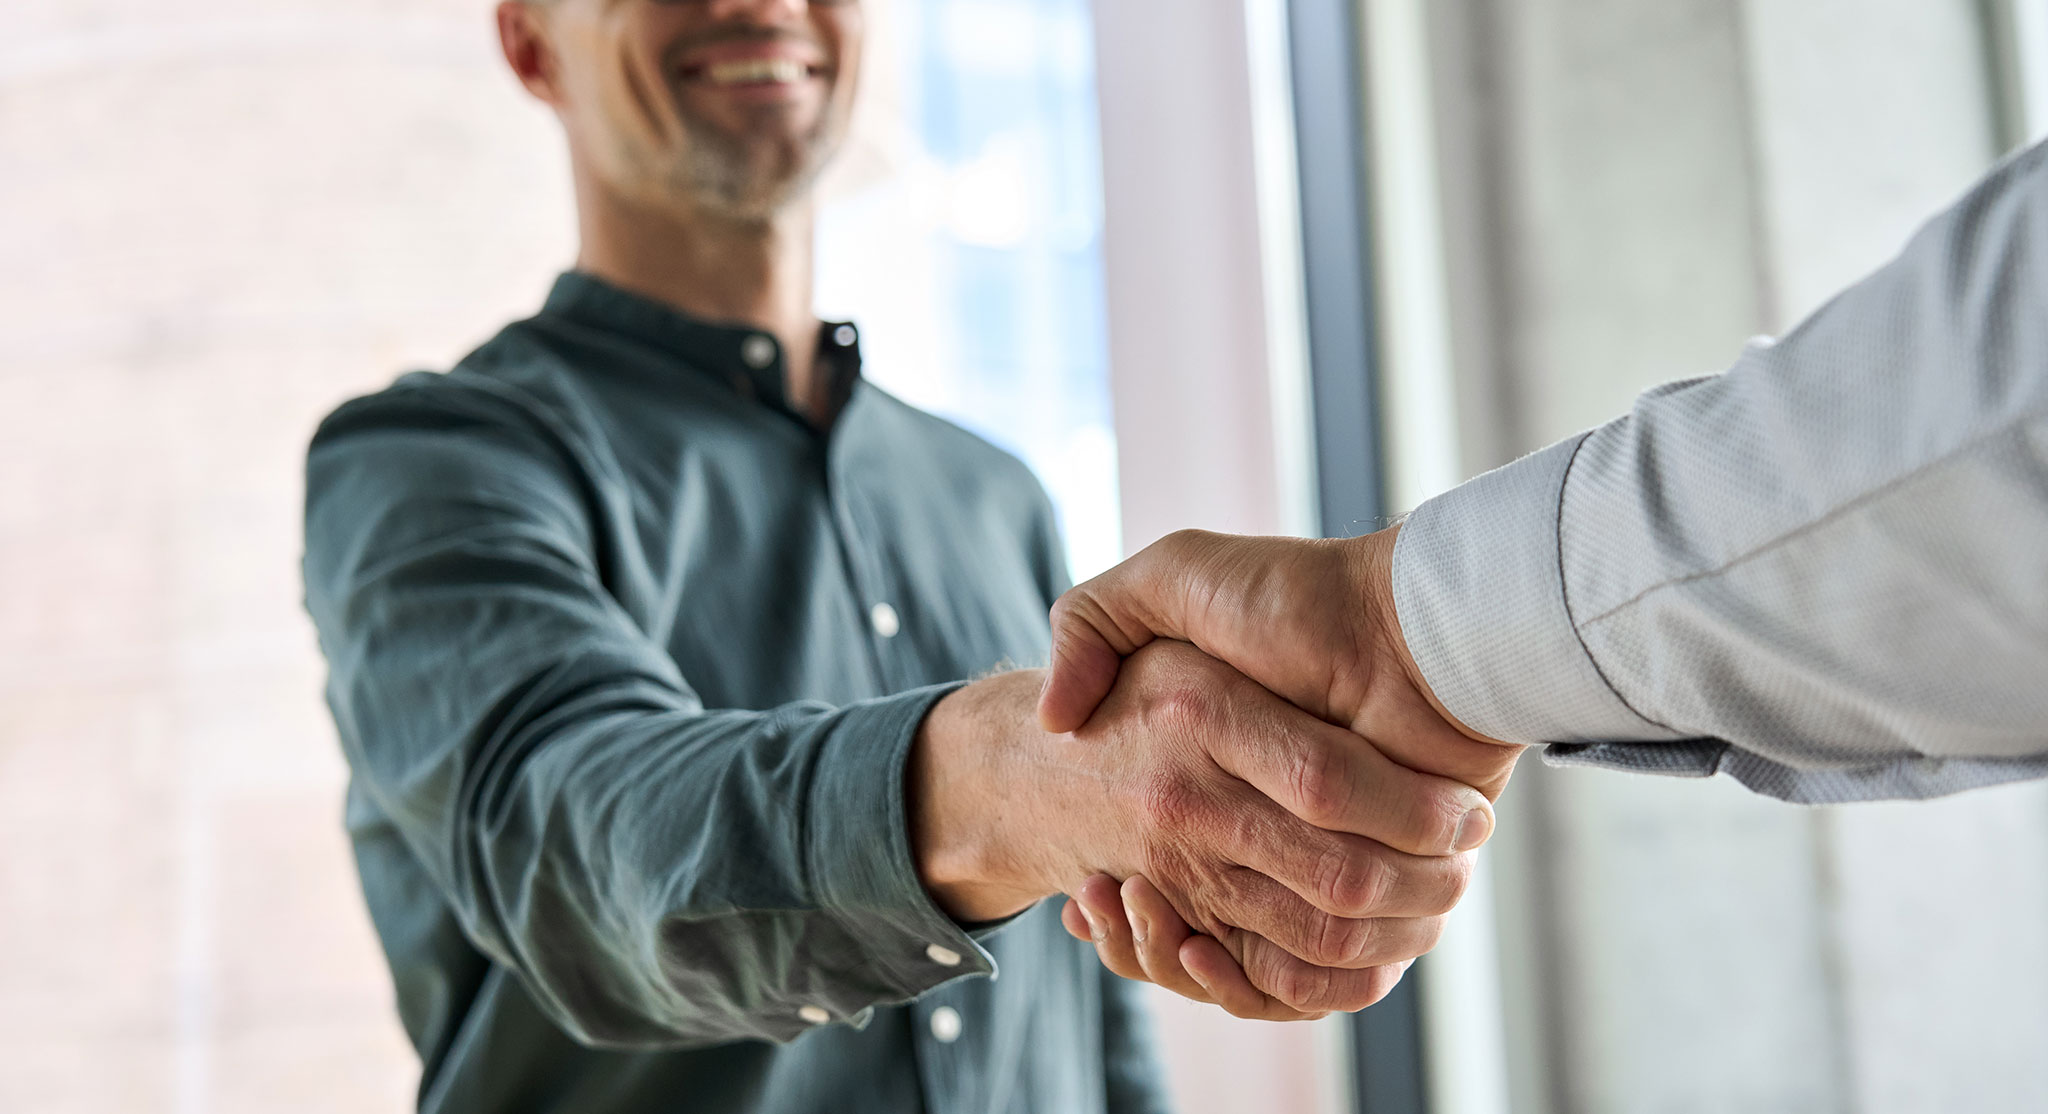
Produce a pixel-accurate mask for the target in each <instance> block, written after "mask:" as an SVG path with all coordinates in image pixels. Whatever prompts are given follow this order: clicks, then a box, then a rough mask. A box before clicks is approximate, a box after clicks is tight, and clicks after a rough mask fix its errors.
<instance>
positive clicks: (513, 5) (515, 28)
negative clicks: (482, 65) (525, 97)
mask: <svg viewBox="0 0 2048 1114" xmlns="http://www.w3.org/2000/svg"><path fill="white" fill-rule="evenodd" d="M547 32H548V28H547V15H546V13H544V12H542V11H541V10H540V8H539V7H538V6H537V5H535V4H532V3H528V2H526V0H502V2H501V3H500V4H499V5H498V46H499V47H500V48H501V49H503V50H504V52H505V64H506V65H508V66H511V67H512V75H513V76H514V77H517V78H518V79H519V84H521V85H524V86H526V91H527V92H529V93H531V94H533V95H534V96H535V97H537V98H539V99H540V100H542V101H545V102H547V103H548V104H551V105H553V104H559V103H560V100H561V86H560V70H559V69H558V68H557V67H556V65H555V48H554V44H552V43H550V42H549V41H548V33H547Z"/></svg>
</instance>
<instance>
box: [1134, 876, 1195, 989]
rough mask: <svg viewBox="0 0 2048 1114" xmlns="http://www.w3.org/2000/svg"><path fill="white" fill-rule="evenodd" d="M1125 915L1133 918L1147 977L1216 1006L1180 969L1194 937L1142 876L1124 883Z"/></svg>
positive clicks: (1186, 973) (1176, 912)
mask: <svg viewBox="0 0 2048 1114" xmlns="http://www.w3.org/2000/svg"><path fill="white" fill-rule="evenodd" d="M1123 900H1124V913H1125V915H1127V916H1128V917H1129V918H1130V922H1131V940H1132V943H1133V944H1135V945H1136V947H1137V953H1138V964H1139V965H1140V966H1141V967H1143V968H1144V969H1145V977H1146V978H1147V979H1149V980H1150V981H1152V982H1153V983H1155V984H1157V985H1159V986H1162V987H1165V988H1166V989H1168V990H1171V991H1173V992H1174V993H1175V994H1178V995H1180V996H1181V997H1183V998H1192V999H1194V1000H1195V1001H1197V1002H1214V1001H1215V999H1213V998H1211V997H1210V996H1209V994H1208V992H1207V991H1205V990H1203V989H1202V984H1200V983H1198V982H1196V981H1195V980H1194V978H1193V977H1192V976H1190V975H1189V974H1188V972H1187V968H1185V967H1183V966H1181V962H1180V946H1181V944H1182V943H1183V942H1185V941H1186V940H1187V938H1188V937H1190V936H1192V935H1194V930H1192V929H1190V928H1189V927H1188V925H1187V922H1186V921H1183V920H1181V918H1180V912H1179V911H1178V910H1176V909H1175V908H1174V907H1173V903H1172V902H1170V901H1168V900H1166V896H1165V895H1164V894H1162V893H1160V892H1159V890H1158V888H1157V887H1155V886H1154V885H1152V883H1151V882H1150V881H1148V880H1147V879H1146V878H1144V877H1143V876H1142V875H1133V876H1132V877H1130V878H1126V879H1125V880H1124V885H1123Z"/></svg>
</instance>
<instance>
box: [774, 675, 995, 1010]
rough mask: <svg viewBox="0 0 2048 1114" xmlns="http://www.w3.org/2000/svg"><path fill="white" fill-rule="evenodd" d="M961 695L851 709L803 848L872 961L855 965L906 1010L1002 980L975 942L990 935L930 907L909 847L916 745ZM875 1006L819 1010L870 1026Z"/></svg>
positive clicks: (817, 887)
mask: <svg viewBox="0 0 2048 1114" xmlns="http://www.w3.org/2000/svg"><path fill="white" fill-rule="evenodd" d="M959 687H960V686H959V685H941V686H936V687H933V688H926V689H919V690H917V691H914V692H909V693H903V694H900V695H897V696H892V697H888V698H885V699H881V700H872V701H868V702H866V703H862V704H855V705H852V706H850V707H848V708H846V709H844V710H843V712H842V716H843V718H842V719H841V720H840V722H839V723H838V724H837V725H836V726H835V727H834V728H833V731H832V736H831V738H830V739H829V740H828V741H827V742H826V744H825V746H824V749H823V751H822V752H821V753H820V754H819V756H818V767H817V770H816V772H815V775H814V777H813V779H812V783H811V792H810V801H809V805H810V813H809V817H808V820H809V823H808V825H807V827H808V837H807V838H806V840H805V844H806V847H807V851H806V856H807V861H808V864H809V874H810V877H811V884H812V887H813V891H814V892H815V893H816V895H817V898H818V902H819V904H820V906H821V907H822V908H824V909H825V910H827V911H829V912H830V913H831V914H832V916H833V918H834V919H835V920H837V921H838V922H839V923H840V925H841V926H842V927H843V928H844V929H845V930H846V932H847V934H848V936H849V937H850V938H851V939H853V940H855V941H858V942H859V946H860V947H861V949H862V951H863V952H864V955H863V956H861V957H860V961H859V962H857V963H852V964H848V965H847V966H848V967H853V968H857V969H864V970H866V971H868V972H870V977H871V978H872V979H874V980H875V981H876V982H878V983H880V984H881V985H880V986H879V987H877V988H875V989H876V990H878V991H880V992H881V996H882V997H884V998H886V999H895V1000H898V1001H907V1000H909V999H911V998H915V997H917V996H918V995H921V994H923V993H925V992H926V991H929V990H931V989H933V988H934V987H937V986H939V985H941V984H943V983H946V982H950V981H952V980H953V979H956V978H960V977H963V976H968V975H994V974H995V973H996V964H995V958H994V957H993V956H991V955H990V954H989V953H988V951H987V949H985V948H983V947H982V946H981V944H980V943H978V942H977V939H978V936H980V935H983V934H980V933H970V932H969V931H967V930H966V929H965V928H963V927H962V926H961V925H960V924H958V923H957V922H955V921H954V920H953V918H951V917H949V916H947V915H946V913H945V911H944V910H942V909H940V908H939V907H938V905H937V904H936V903H934V902H933V901H932V898H931V895H930V893H928V892H927V891H926V890H925V888H924V883H923V881H922V880H921V879H919V877H918V874H917V863H916V860H915V857H914V854H913V851H912V848H911V846H910V822H909V820H910V818H909V812H908V803H907V801H906V799H905V792H904V772H905V767H906V765H907V763H908V762H909V758H910V748H911V744H912V743H913V742H914V741H915V740H916V738H917V732H918V729H919V727H921V726H922V725H923V723H924V719H925V716H926V715H927V714H928V713H929V712H930V711H931V708H932V705H934V704H936V703H938V702H939V700H940V699H941V698H943V697H945V696H946V695H947V694H949V693H951V692H952V691H954V690H955V689H957V688H959ZM821 989H822V988H821ZM828 993H829V992H828ZM871 1000H872V999H869V1000H868V1001H871ZM868 1001H862V1000H860V999H859V998H858V997H855V998H854V1000H852V1001H849V1002H842V1003H837V1004H835V1003H832V1002H827V1001H821V1002H819V1003H817V1004H818V1006H819V1007H820V1008H822V1009H824V1010H826V1011H827V1012H828V1013H830V1014H831V1015H832V1017H831V1019H832V1020H835V1021H840V1020H846V1021H851V1022H853V1023H854V1024H855V1025H857V1026H858V1025H865V1024H866V1023H867V1020H868V1016H869V1014H870V1013H871V1011H870V1010H869V1009H868V1008H867V1006H868Z"/></svg>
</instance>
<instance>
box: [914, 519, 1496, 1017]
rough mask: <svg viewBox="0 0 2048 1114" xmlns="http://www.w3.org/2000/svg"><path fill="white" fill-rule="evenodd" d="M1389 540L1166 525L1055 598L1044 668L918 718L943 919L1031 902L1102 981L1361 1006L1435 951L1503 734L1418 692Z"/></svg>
mask: <svg viewBox="0 0 2048 1114" xmlns="http://www.w3.org/2000/svg"><path fill="white" fill-rule="evenodd" d="M1395 535H1396V532H1395V531H1394V530H1388V531H1382V532H1381V533H1379V534H1374V535H1370V536H1368V537H1364V538H1357V539H1350V540H1346V541H1301V540H1295V539H1284V538H1239V537H1231V536H1226V535H1217V534H1207V533H1200V532H1194V531H1188V532H1183V533H1180V534H1175V535H1173V536H1171V537H1168V538H1166V539H1164V540H1162V541H1161V542H1159V543H1157V544H1155V545H1153V546H1152V547H1150V548H1148V549H1146V550H1145V551H1144V552H1142V553H1140V554H1138V555H1137V556H1135V557H1133V558H1132V559H1131V560H1129V561H1127V562H1125V563H1124V564H1123V565H1120V566H1118V567H1117V568H1115V569H1112V570H1110V571H1109V572H1107V573H1104V574H1103V575H1102V576H1099V577H1097V578H1095V579H1094V580H1091V581H1089V582H1088V583H1086V584H1083V585H1080V586H1079V587H1077V588H1075V589H1074V590H1073V591H1071V592H1069V593H1068V594H1067V595H1066V596H1065V597H1063V598H1062V599H1061V600H1060V601H1059V603H1058V605H1057V606H1056V607H1055V608H1054V610H1053V656H1052V665H1051V668H1050V669H1049V670H1046V671H1018V672H1014V673H1005V674H999V675H997V676H995V677H991V678H989V679H987V680H984V681H981V682H977V683H975V684H972V685H969V686H967V687H965V688H963V689H961V690H959V691H957V692H955V693H953V694H951V695H950V696H948V697H947V698H946V699H944V700H942V701H940V703H939V704H938V705H937V706H936V707H935V708H934V709H933V711H932V713H931V714H930V716H929V717H927V720H926V722H925V724H924V726H923V728H922V729H921V730H920V732H919V736H918V740H917V745H916V746H915V747H914V749H913V751H912V756H911V768H910V771H909V774H908V778H909V786H910V804H911V826H912V839H913V844H914V849H915V854H916V857H917V860H918V862H917V865H918V868H919V871H920V874H921V875H922V876H923V878H924V881H925V883H926V886H927V888H928V889H929V890H930V892H931V893H932V894H933V895H934V897H935V898H936V899H937V901H938V902H939V904H940V905H941V906H942V907H944V908H945V909H946V910H947V912H949V913H950V914H952V915H953V916H954V917H955V918H957V919H959V920H962V921H966V922H978V921H991V920H997V919H1000V918H1002V917H1005V916H1009V915H1011V914H1014V913H1016V912H1019V911H1021V910H1022V909H1024V908H1026V907H1028V906H1029V905H1031V904H1032V903H1034V902H1036V901H1038V900H1040V899H1042V898H1044V897H1046V896H1049V895H1051V894H1053V893H1060V892H1064V893H1067V894H1069V895H1070V900H1069V902H1068V903H1067V906H1066V908H1065V910H1064V911H1063V919H1064V921H1065V924H1066V926H1067V928H1068V930H1069V931H1071V932H1073V933H1074V934H1075V935H1076V936H1080V937H1082V938H1084V939H1092V940H1093V941H1094V943H1095V946H1096V948H1097V951H1098V952H1099V953H1100V954H1101V957H1102V960H1103V962H1104V963H1105V964H1106V965H1107V966H1108V967H1109V968H1110V969H1111V970H1112V971H1115V972H1116V973H1117V974H1119V975H1122V976H1124V977H1126V978H1133V979H1142V980H1146V981H1150V982H1154V983H1157V984H1159V985H1160V986H1163V987H1166V988H1167V989H1169V990H1173V991H1175V992H1176V993H1179V994H1182V995H1184V996H1186V997H1189V998H1193V999H1196V1000H1198V1001H1203V1002H1211V1003H1215V1004H1217V1005H1219V1006H1221V1007H1223V1008H1224V1009H1226V1010H1228V1011H1229V1012H1231V1013H1233V1014H1236V1015H1238V1016H1240V1017H1252V1018H1260V1019H1265V1020H1295V1019H1301V1018H1309V1017H1318V1016H1321V1015H1323V1014H1325V1013H1328V1012H1331V1011H1339V1010H1343V1011H1349V1010H1357V1009H1362V1008H1364V1007H1366V1006H1368V1005H1371V1004H1372V1003H1373V1002H1376V1001H1378V1000H1379V999H1380V998H1381V997H1384V996H1385V995H1386V993H1387V992H1388V991H1389V990H1391V989H1392V988H1393V986H1394V985H1395V983H1396V982H1397V981H1398V980H1399V979H1400V977H1401V975H1402V973H1403V972H1405V971H1406V970H1407V968H1408V965H1409V964H1410V963H1412V962H1413V960H1414V959H1415V957H1417V956H1419V955H1421V954H1423V953H1425V952H1427V951H1428V950H1429V949H1430V948H1432V947H1434V946H1435V944H1436V941H1437V939H1438V937H1439V936H1440V934H1441V932H1442V927H1443V917H1444V914H1446V913H1448V912H1449V911H1450V910H1451V908H1452V907H1453V906H1454V905H1455V904H1456V903H1457V900H1458V898H1459V897H1460V896H1462V894H1463V893H1464V890H1465V887H1466V885H1467V883H1468V882H1469V880H1470V877H1471V872H1472V855H1471V853H1472V851H1473V849H1474V848H1476V847H1478V846H1479V845H1480V844H1482V843H1484V842H1485V840H1486V838H1487V837H1488V836H1489V835H1490V834H1491V833H1492V830H1493V813H1492V802H1493V800H1494V799H1495V798H1496V797H1498V796H1499V794H1500V791H1501V790H1502V789H1503V788H1504V787H1505V786H1506V784H1507V780H1508V776H1509V774H1510V773H1511V772H1512V770H1513V767H1514V762H1515V759H1516V757H1517V756H1518V754H1519V751H1520V748H1518V747H1511V746H1507V745H1504V744H1501V743H1498V742H1495V741H1493V740H1489V739H1485V738H1483V737H1480V736H1477V735H1474V734H1472V733H1470V732H1468V731H1466V730H1465V729H1464V728H1463V727H1462V726H1461V725H1459V724H1458V723H1457V721H1456V720H1455V719H1454V718H1452V717H1451V716H1450V715H1449V714H1448V713H1447V712H1445V711H1444V710H1443V709H1442V707H1441V706H1440V705H1438V704H1437V702H1436V700H1435V697H1434V696H1433V695H1432V694H1431V693H1430V691H1429V688H1428V686H1427V684H1426V683H1424V681H1423V679H1422V677H1421V673H1420V671H1419V670H1418V669H1417V668H1416V666H1415V663H1414V660H1413V659H1412V658H1411V657H1410V656H1409V654H1408V651H1407V647H1406V644H1405V641H1404V640H1403V639H1402V637H1401V632H1400V626H1399V623H1398V621H1397V619H1396V617H1395V614H1394V606H1393V592H1392V580H1391V571H1392V556H1393V543H1394V538H1395Z"/></svg>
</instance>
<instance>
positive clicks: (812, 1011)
mask: <svg viewBox="0 0 2048 1114" xmlns="http://www.w3.org/2000/svg"><path fill="white" fill-rule="evenodd" d="M796 1015H797V1016H798V1017H801V1018H803V1019H804V1020H805V1021H807V1022H809V1023H810V1024H812V1025H823V1024H825V1023H826V1022H828V1021H830V1020H832V1015H831V1014H829V1013H826V1012H825V1010H824V1008H823V1007H822V1006H805V1007H804V1008H803V1009H800V1010H798V1011H796Z"/></svg>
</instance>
